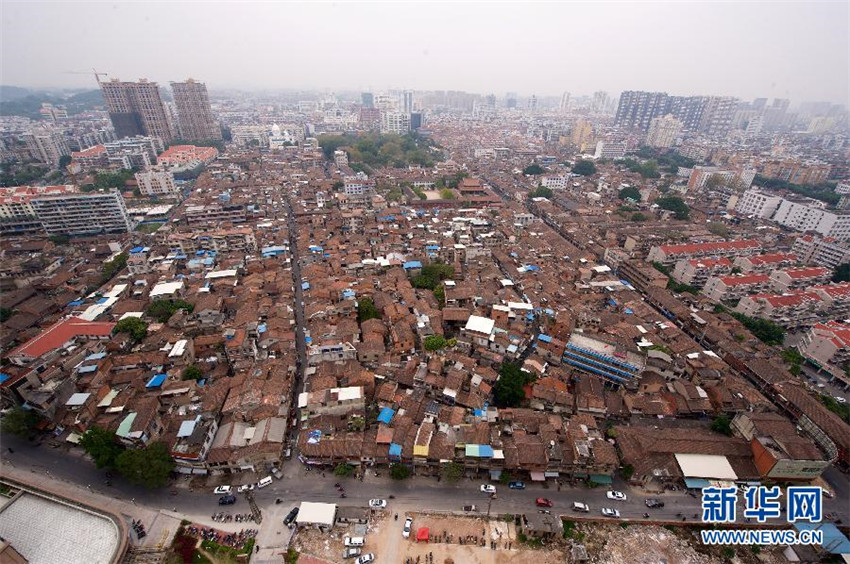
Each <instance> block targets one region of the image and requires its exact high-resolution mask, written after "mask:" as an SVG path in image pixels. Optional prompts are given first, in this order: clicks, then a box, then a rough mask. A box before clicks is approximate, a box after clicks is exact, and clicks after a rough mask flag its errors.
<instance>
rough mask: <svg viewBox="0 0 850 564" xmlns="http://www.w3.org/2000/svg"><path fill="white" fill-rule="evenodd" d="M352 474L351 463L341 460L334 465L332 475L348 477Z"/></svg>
mask: <svg viewBox="0 0 850 564" xmlns="http://www.w3.org/2000/svg"><path fill="white" fill-rule="evenodd" d="M353 475H354V466H352V465H351V464H347V463H345V462H341V463H339V464H337V465H336V466H335V467H334V476H339V477H340V478H350V477H351V476H353Z"/></svg>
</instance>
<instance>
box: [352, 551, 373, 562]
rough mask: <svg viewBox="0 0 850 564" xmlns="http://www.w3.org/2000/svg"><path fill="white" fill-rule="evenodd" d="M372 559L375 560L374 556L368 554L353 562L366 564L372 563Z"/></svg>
mask: <svg viewBox="0 0 850 564" xmlns="http://www.w3.org/2000/svg"><path fill="white" fill-rule="evenodd" d="M374 559H375V555H374V554H372V553H371V552H370V553H369V554H364V555H363V556H361V557H360V558H358V559H357V560H355V562H354V564H368V563H369V562H371V561H373V560H374Z"/></svg>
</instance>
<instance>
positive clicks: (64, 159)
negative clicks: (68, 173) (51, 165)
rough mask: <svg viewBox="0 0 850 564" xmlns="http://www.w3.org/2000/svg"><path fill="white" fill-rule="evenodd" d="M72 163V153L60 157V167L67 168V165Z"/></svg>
mask: <svg viewBox="0 0 850 564" xmlns="http://www.w3.org/2000/svg"><path fill="white" fill-rule="evenodd" d="M69 164H71V156H70V155H62V156H61V157H59V168H60V169H61V170H65V167H66V166H68V165H69Z"/></svg>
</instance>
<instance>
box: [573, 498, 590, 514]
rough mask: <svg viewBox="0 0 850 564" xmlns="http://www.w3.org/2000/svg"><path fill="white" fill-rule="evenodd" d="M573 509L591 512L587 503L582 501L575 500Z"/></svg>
mask: <svg viewBox="0 0 850 564" xmlns="http://www.w3.org/2000/svg"><path fill="white" fill-rule="evenodd" d="M573 511H579V512H581V513H589V512H590V507H588V505H587V504H586V503H581V502H580V501H574V502H573Z"/></svg>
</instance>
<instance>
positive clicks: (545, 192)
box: [528, 186, 553, 199]
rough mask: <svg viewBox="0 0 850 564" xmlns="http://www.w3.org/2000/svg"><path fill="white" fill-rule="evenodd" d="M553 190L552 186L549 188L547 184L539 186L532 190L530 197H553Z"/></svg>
mask: <svg viewBox="0 0 850 564" xmlns="http://www.w3.org/2000/svg"><path fill="white" fill-rule="evenodd" d="M552 195H553V192H552V190H551V188H547V187H545V186H538V187H537V188H536V189H535V190H532V191H531V192H529V193H528V197H529V198H548V199H551V198H552Z"/></svg>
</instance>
